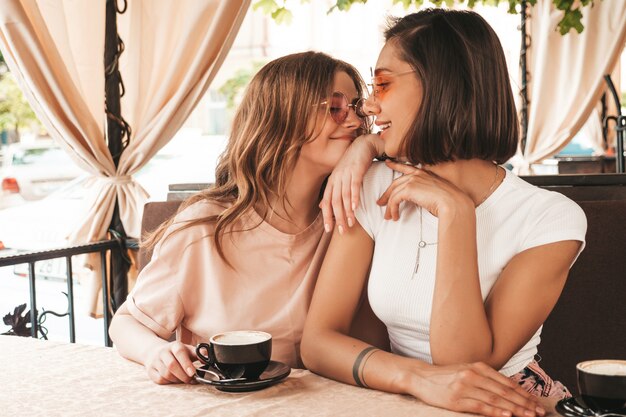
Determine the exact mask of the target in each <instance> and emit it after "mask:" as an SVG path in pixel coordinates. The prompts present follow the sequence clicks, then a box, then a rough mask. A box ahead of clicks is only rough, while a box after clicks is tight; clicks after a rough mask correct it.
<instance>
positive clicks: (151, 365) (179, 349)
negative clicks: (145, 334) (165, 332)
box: [144, 341, 196, 384]
mask: <svg viewBox="0 0 626 417" xmlns="http://www.w3.org/2000/svg"><path fill="white" fill-rule="evenodd" d="M195 359H196V351H195V348H194V347H193V346H191V345H186V344H184V343H181V342H178V341H175V342H168V343H166V344H163V345H159V346H158V347H157V348H155V349H154V350H153V351H152V352H151V353H149V354H148V358H147V360H146V361H145V362H144V366H145V368H146V371H147V372H148V376H149V377H150V379H151V380H152V381H154V382H156V383H157V384H178V383H181V382H182V383H185V384H187V383H189V382H191V380H192V378H193V375H194V373H195V367H194V366H193V361H194V360H195Z"/></svg>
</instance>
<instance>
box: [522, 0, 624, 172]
mask: <svg viewBox="0 0 626 417" xmlns="http://www.w3.org/2000/svg"><path fill="white" fill-rule="evenodd" d="M531 13H532V17H531V40H532V45H531V47H530V50H529V54H528V56H529V61H528V67H529V68H530V74H531V77H532V78H531V81H530V98H529V100H530V105H529V114H528V136H527V140H526V146H525V149H524V150H523V154H522V149H521V147H520V149H519V151H518V154H517V155H516V156H515V158H514V159H513V160H512V163H513V165H514V167H515V169H516V170H517V171H518V172H519V173H520V174H530V173H531V164H533V163H538V162H541V161H542V160H543V159H545V158H548V157H550V156H552V155H554V154H556V153H557V152H559V151H560V150H561V149H562V148H563V147H565V145H567V143H568V142H569V141H570V140H571V138H572V137H573V136H574V135H575V134H576V133H577V132H578V131H579V130H580V129H581V128H582V127H583V125H584V124H585V123H586V122H587V121H588V120H589V118H590V117H592V116H591V113H592V111H593V109H594V107H595V106H596V104H597V102H598V100H599V99H600V96H601V95H602V92H603V91H604V87H605V86H604V80H603V78H602V77H603V76H604V74H607V73H610V72H611V71H612V69H613V68H614V67H615V64H616V62H617V60H618V59H619V56H620V54H621V52H622V49H623V47H624V41H625V40H626V2H624V1H623V0H603V1H601V2H596V3H595V4H594V6H593V7H587V8H585V10H584V16H583V24H584V25H585V29H584V31H583V32H582V33H581V34H577V33H569V34H567V35H564V36H562V35H560V34H559V32H557V31H556V24H557V22H558V21H559V19H560V18H561V15H562V12H560V11H559V10H556V9H555V7H554V4H553V3H552V0H538V1H537V4H536V5H535V6H534V7H533V8H532V11H531ZM590 123H593V121H592V122H590Z"/></svg>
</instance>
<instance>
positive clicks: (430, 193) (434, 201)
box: [376, 160, 474, 220]
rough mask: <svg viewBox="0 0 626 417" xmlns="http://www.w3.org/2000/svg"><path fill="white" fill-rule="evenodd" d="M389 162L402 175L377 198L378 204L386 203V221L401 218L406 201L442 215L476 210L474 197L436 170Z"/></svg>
mask: <svg viewBox="0 0 626 417" xmlns="http://www.w3.org/2000/svg"><path fill="white" fill-rule="evenodd" d="M386 164H387V166H388V167H389V168H391V169H393V170H394V171H397V172H400V173H402V174H403V175H402V176H401V177H398V178H396V179H395V180H393V182H392V183H391V185H389V187H388V188H387V190H386V191H385V192H384V193H383V194H382V195H381V196H380V198H379V199H378V200H377V201H376V203H377V204H378V205H379V206H387V208H386V210H385V219H386V220H398V219H399V218H400V204H401V203H402V202H403V201H408V202H411V203H413V204H415V205H417V206H420V207H424V208H425V209H426V210H428V211H429V212H430V213H431V214H432V215H433V216H436V217H439V218H441V216H442V215H444V214H454V213H458V212H459V211H463V212H467V213H471V214H473V213H474V204H473V202H472V200H471V198H470V197H469V196H468V195H467V194H465V193H463V191H461V190H460V189H459V188H457V187H456V186H454V185H453V184H451V183H450V182H449V181H446V180H445V179H443V178H441V177H439V176H438V175H436V174H435V173H433V172H430V171H428V170H426V169H422V168H417V167H414V166H411V165H405V164H402V163H398V162H392V161H389V160H388V161H386Z"/></svg>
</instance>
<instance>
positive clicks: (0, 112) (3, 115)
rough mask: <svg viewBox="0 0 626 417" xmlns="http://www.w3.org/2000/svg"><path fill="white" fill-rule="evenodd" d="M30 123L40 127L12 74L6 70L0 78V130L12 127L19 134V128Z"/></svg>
mask: <svg viewBox="0 0 626 417" xmlns="http://www.w3.org/2000/svg"><path fill="white" fill-rule="evenodd" d="M32 125H36V126H37V128H38V129H39V128H40V127H41V125H40V123H39V120H38V119H37V116H35V113H34V112H33V109H32V108H31V107H30V105H29V104H28V102H27V101H26V99H25V98H24V95H23V94H22V90H20V88H19V87H18V85H17V83H16V82H15V79H14V78H13V75H11V73H10V72H7V73H6V74H5V75H4V76H3V77H2V78H1V79H0V131H2V130H9V129H13V130H15V132H16V133H17V134H18V135H19V131H20V129H21V128H23V127H26V126H32Z"/></svg>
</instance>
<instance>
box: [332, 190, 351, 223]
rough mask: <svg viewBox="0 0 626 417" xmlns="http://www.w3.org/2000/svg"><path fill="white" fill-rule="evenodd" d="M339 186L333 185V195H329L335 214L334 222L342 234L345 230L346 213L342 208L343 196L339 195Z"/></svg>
mask: <svg viewBox="0 0 626 417" xmlns="http://www.w3.org/2000/svg"><path fill="white" fill-rule="evenodd" d="M341 188H342V187H341V186H337V185H335V186H334V187H333V195H332V197H331V200H330V201H331V203H332V207H333V213H334V215H335V223H336V226H337V229H338V230H339V234H343V232H344V231H345V230H346V227H347V226H346V214H345V211H344V209H343V198H342V196H341Z"/></svg>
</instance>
